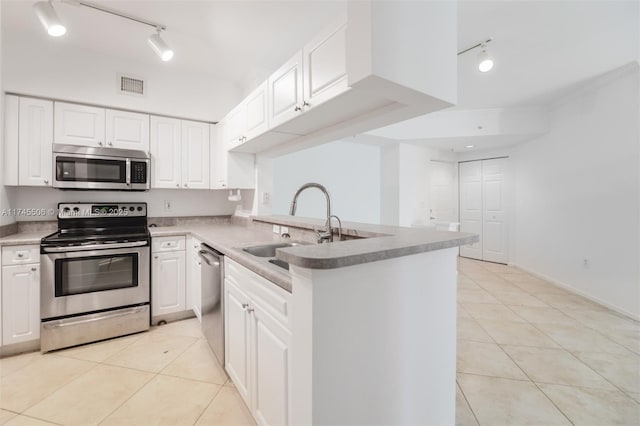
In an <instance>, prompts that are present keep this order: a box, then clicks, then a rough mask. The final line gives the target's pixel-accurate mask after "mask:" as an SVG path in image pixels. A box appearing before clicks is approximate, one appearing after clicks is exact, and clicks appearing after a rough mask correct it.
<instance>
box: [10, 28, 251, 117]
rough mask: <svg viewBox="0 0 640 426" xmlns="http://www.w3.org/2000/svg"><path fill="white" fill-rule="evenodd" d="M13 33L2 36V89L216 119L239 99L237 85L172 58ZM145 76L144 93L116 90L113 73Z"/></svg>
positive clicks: (178, 115) (181, 115)
mask: <svg viewBox="0 0 640 426" xmlns="http://www.w3.org/2000/svg"><path fill="white" fill-rule="evenodd" d="M50 39H51V38H50V37H49V38H48V39H45V40H46V41H47V42H48V43H47V44H46V45H43V43H42V42H41V41H39V40H32V39H21V38H16V37H14V38H13V39H9V38H8V37H5V39H4V40H3V50H2V56H3V61H2V67H3V81H2V83H3V85H2V88H3V90H4V91H5V92H17V93H21V94H30V95H36V96H43V97H51V98H57V99H63V100H70V101H76V102H85V103H94V104H99V105H105V106H111V107H119V108H125V109H133V110H139V111H146V112H152V113H157V114H166V115H173V116H177V117H183V118H192V119H197V120H204V121H216V120H219V119H221V118H222V117H223V116H224V115H225V114H226V113H227V112H229V110H230V109H231V108H232V107H233V106H234V105H236V104H237V103H238V102H239V101H240V100H241V93H240V90H239V88H238V87H236V86H235V85H233V84H230V83H228V82H226V81H219V80H218V81H216V80H215V79H213V78H211V76H209V75H207V74H206V73H194V72H185V71H179V70H176V69H174V67H172V65H173V64H172V63H170V62H169V63H161V62H159V61H158V63H157V64H153V65H148V64H145V63H143V62H136V61H130V60H123V59H122V58H117V57H109V56H106V55H102V54H97V53H96V52H93V51H90V50H83V49H81V48H78V47H75V46H73V45H70V44H66V43H53V42H51V40H50ZM118 73H130V74H131V75H133V76H138V77H142V78H144V79H145V83H146V88H147V94H146V96H144V97H137V96H130V95H121V94H119V93H118V92H117V85H116V83H117V74H118Z"/></svg>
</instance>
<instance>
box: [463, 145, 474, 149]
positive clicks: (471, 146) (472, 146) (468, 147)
mask: <svg viewBox="0 0 640 426" xmlns="http://www.w3.org/2000/svg"><path fill="white" fill-rule="evenodd" d="M475 147H476V146H475V145H465V148H467V149H471V148H475Z"/></svg>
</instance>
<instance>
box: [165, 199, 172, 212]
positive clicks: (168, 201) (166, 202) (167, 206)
mask: <svg viewBox="0 0 640 426" xmlns="http://www.w3.org/2000/svg"><path fill="white" fill-rule="evenodd" d="M164 211H165V212H170V211H171V201H170V200H164Z"/></svg>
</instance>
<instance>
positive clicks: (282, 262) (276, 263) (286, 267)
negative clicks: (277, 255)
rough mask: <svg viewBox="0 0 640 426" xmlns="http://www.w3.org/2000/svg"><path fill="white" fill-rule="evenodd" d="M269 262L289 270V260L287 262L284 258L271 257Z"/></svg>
mask: <svg viewBox="0 0 640 426" xmlns="http://www.w3.org/2000/svg"><path fill="white" fill-rule="evenodd" d="M269 263H273V264H274V265H276V266H279V267H281V268H284V269H286V270H287V271H288V270H289V264H288V263H287V262H285V261H284V260H280V259H269Z"/></svg>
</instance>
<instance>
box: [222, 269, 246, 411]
mask: <svg viewBox="0 0 640 426" xmlns="http://www.w3.org/2000/svg"><path fill="white" fill-rule="evenodd" d="M224 283H225V289H224V303H225V305H224V321H225V323H224V340H225V362H226V365H225V367H226V369H227V373H229V377H231V380H233V384H234V385H235V386H236V389H237V390H238V392H239V393H240V395H241V396H242V398H243V399H244V401H245V402H246V403H247V405H248V406H251V401H250V399H249V398H250V395H249V374H250V372H249V367H250V366H249V314H248V313H247V307H248V306H249V298H248V297H247V295H245V294H244V293H243V292H242V291H241V290H239V289H238V288H237V287H236V286H235V285H234V284H233V282H232V279H229V277H227V279H225V282H224Z"/></svg>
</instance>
